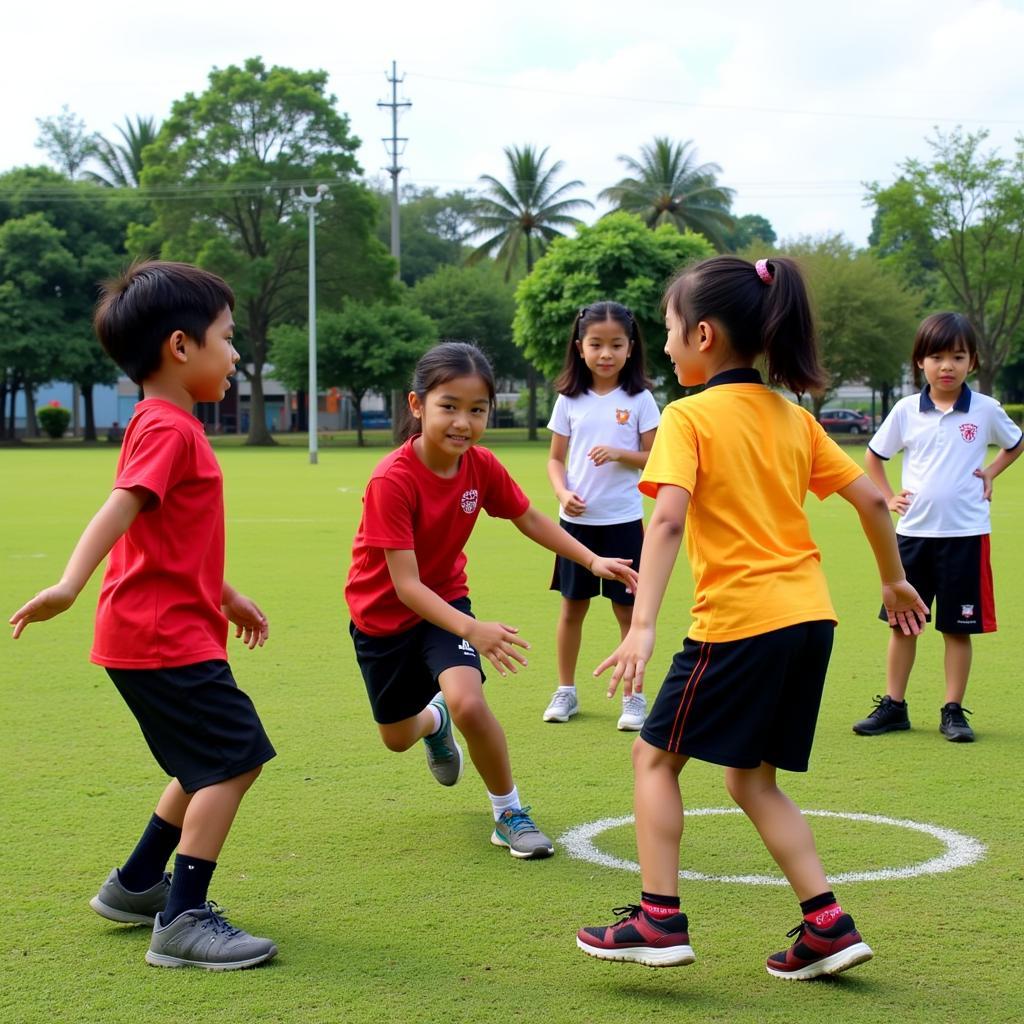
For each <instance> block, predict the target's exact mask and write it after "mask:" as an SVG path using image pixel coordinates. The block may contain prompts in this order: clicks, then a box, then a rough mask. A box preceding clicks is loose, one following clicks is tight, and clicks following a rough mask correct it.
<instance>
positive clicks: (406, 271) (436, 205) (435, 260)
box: [375, 186, 475, 286]
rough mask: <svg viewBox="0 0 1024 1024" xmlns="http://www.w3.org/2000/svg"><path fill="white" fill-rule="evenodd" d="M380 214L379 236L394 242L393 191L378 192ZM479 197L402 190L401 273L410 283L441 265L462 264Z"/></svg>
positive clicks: (455, 193) (400, 221) (412, 188)
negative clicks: (476, 200)
mask: <svg viewBox="0 0 1024 1024" xmlns="http://www.w3.org/2000/svg"><path fill="white" fill-rule="evenodd" d="M375 195H376V198H377V202H378V206H379V210H380V215H379V220H378V222H377V237H378V238H379V239H380V241H381V243H382V244H384V245H390V241H391V193H390V192H386V193H385V192H377V193H375ZM474 202H475V200H474V199H473V197H472V196H471V195H470V194H469V193H468V192H461V191H456V192H449V193H447V194H445V195H439V194H438V192H437V190H436V189H433V188H425V189H417V188H415V187H413V186H406V187H405V188H403V189H402V196H401V206H400V208H399V221H398V230H399V236H400V237H399V243H400V245H401V259H400V274H401V278H402V280H403V281H404V282H405V283H406V284H407V285H410V286H411V285H414V284H415V283H416V282H417V281H419V280H421V279H422V278H424V277H426V276H427V275H428V274H432V273H433V272H434V271H435V270H437V269H438V268H439V267H442V266H447V265H449V264H456V263H461V262H462V261H463V260H464V259H465V256H466V245H465V241H464V240H465V238H466V234H467V232H468V231H469V229H470V215H471V214H472V212H473V208H474Z"/></svg>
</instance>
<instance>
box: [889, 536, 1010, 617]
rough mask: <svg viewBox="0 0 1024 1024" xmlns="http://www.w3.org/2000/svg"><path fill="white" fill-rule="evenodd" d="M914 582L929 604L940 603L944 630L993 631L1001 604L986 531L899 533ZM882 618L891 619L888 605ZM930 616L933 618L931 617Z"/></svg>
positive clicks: (903, 556) (938, 608)
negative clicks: (965, 534) (967, 533)
mask: <svg viewBox="0 0 1024 1024" xmlns="http://www.w3.org/2000/svg"><path fill="white" fill-rule="evenodd" d="M896 539H897V540H898V541H899V545H900V560H901V561H902V562H903V571H904V572H905V573H906V574H907V579H908V580H909V581H910V585H911V586H912V587H913V588H914V589H915V590H916V591H917V592H918V593H919V594H920V595H921V600H922V601H924V603H925V604H926V605H928V607H929V608H931V606H932V602H933V601H934V602H935V628H936V629H937V630H938V631H939V632H940V633H968V634H969V633H994V632H995V631H996V602H995V594H994V593H993V590H992V563H991V559H990V555H989V549H990V543H989V542H990V537H989V535H988V534H987V533H983V534H979V535H977V536H974V537H904V536H902V535H897V538H896ZM879 618H881V619H883V620H885V621H888V617H887V616H886V614H885V608H882V610H881V613H880V614H879ZM931 618H932V617H931V615H929V616H928V621H929V622H930V621H931Z"/></svg>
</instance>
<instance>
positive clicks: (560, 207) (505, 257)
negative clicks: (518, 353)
mask: <svg viewBox="0 0 1024 1024" xmlns="http://www.w3.org/2000/svg"><path fill="white" fill-rule="evenodd" d="M504 152H505V159H506V160H507V161H508V183H507V184H504V183H502V182H500V181H498V179H497V178H495V177H492V176H491V175H490V174H484V175H481V177H480V182H481V184H482V185H483V186H484V190H483V195H482V196H481V197H480V198H479V199H478V200H477V205H476V210H475V212H474V214H473V226H474V231H473V234H474V235H486V236H487V237H486V238H485V239H484V241H483V242H481V243H480V245H478V246H477V248H476V249H474V250H473V252H472V253H471V254H470V256H469V261H470V262H471V263H474V262H477V261H478V260H481V259H483V258H484V256H486V255H488V254H490V253H494V254H495V258H496V259H497V261H498V263H500V264H503V265H504V267H505V278H506V280H507V279H509V278H511V276H512V271H513V270H514V269H515V268H516V267H517V266H518V265H519V263H518V261H519V259H520V247H522V255H523V258H524V259H525V266H526V273H527V275H529V274H530V273H531V272H532V271H533V264H534V261H535V260H536V259H537V257H538V256H540V255H541V254H543V252H544V250H545V249H546V248H547V246H548V244H549V243H550V242H552V241H553V240H554V239H556V238H560V237H562V234H563V232H562V228H567V227H575V226H577V225H579V224H581V223H582V222H581V221H580V220H579V218H578V217H575V216H573V211H575V210H581V209H584V208H587V209H590V208H592V207H593V204H592V203H591V202H590V201H589V200H586V199H579V198H574V197H571V196H570V194H569V193H570V192H572V191H573V190H574V189H577V188H582V186H583V182H582V181H577V180H573V181H569V182H566V183H565V184H564V185H559V186H558V187H556V186H555V179H556V178H557V176H558V175H559V174H560V173H561V171H562V167H563V164H562V161H561V160H558V161H556V162H555V163H554V164H552V165H551V166H550V167H545V166H544V158H545V157H546V156H547V152H548V151H547V147H545V148H544V149H542V150H541V151H540V152H539V153H538V152H537V150H536V149H535V148H534V147H533V146H523V147H522V148H520V147H518V146H506V147H505V150H504ZM526 386H527V390H528V391H529V396H530V397H529V405H528V410H529V411H528V413H527V423H528V430H527V436H528V437H529V439H530V440H531V441H535V440H537V372H536V370H535V369H534V368H533V366H529V367H528V368H527V373H526Z"/></svg>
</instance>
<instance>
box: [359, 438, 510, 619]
mask: <svg viewBox="0 0 1024 1024" xmlns="http://www.w3.org/2000/svg"><path fill="white" fill-rule="evenodd" d="M529 507H530V500H529V498H527V497H526V495H525V494H523V492H522V491H521V490H520V488H519V485H518V484H517V483H516V482H515V481H514V480H513V479H512V477H510V476H509V475H508V470H507V469H505V467H504V466H503V465H502V464H501V463H500V462H499V461H498V460H497V458H495V456H494V455H493V454H492V453H491V452H490V451H488V450H487V449H486V448H476V447H474V448H470V449H469V450H468V451H467V452H466V453H465V454H464V455H463V456H462V458H461V459H460V460H459V470H458V472H457V473H456V474H455V476H453V477H448V478H446V477H441V476H438V475H437V474H436V473H433V472H431V470H429V469H427V467H426V466H424V465H423V463H422V462H420V460H419V457H418V456H417V455H416V453H415V452H414V451H413V449H412V440H411V439H410V440H409V441H406V443H405V444H404V445H402V447H401V448H398V449H396V450H395V451H393V452H392V453H391V454H390V455H388V456H387V458H385V459H383V460H382V461H381V462H380V463H378V465H377V468H376V469H375V470H374V471H373V475H372V476H371V477H370V482H369V483H368V484H367V485H366V494H365V495H364V496H363V518H362V521H361V522H360V523H359V529H358V530H357V531H356V538H355V541H354V543H353V545H352V563H351V565H350V566H349V571H348V582H347V583H346V584H345V600H346V601H347V602H348V610H349V613H350V614H351V616H352V621H353V622H354V623H355V624H356V627H357V628H358V629H360V630H362V631H363V632H364V633H369V634H370V635H371V636H387V635H389V634H391V633H400V632H401V631H402V630H405V629H411V628H412V627H413V626H415V625H416V624H417V623H419V622H421V621H422V620H421V619H420V617H419V616H418V615H417V614H416V613H415V612H414V611H412V610H411V609H410V608H407V607H406V606H405V605H404V604H402V602H401V601H400V600H399V599H398V594H396V593H395V586H394V584H393V583H392V582H391V573H390V572H388V565H387V561H386V559H385V557H384V552H385V551H386V550H390V551H409V550H412V551H415V552H416V562H417V565H418V567H419V574H420V579H421V580H422V581H423V583H424V584H426V586H428V587H429V588H430V589H431V590H433V591H434V593H435V594H438V595H439V596H440V597H443V598H444V599H445V600H446V601H454V600H455V599H456V598H458V597H465V596H466V594H468V593H469V590H468V588H467V586H466V573H465V568H466V555H465V554H464V552H463V550H462V549H463V547H465V545H466V541H468V540H469V535H470V534H471V533H472V532H473V526H474V525H475V523H476V519H477V516H478V515H479V514H480V509H484V510H486V512H487V514H488V515H491V516H496V517H498V518H500V519H517V518H518V517H519V516H521V515H523V514H524V513H525V512H526V510H527V509H528V508H529Z"/></svg>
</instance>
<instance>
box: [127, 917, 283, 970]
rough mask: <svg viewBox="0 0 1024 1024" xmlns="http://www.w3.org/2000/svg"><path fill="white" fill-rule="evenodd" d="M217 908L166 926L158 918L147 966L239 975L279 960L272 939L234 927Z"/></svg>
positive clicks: (148, 953) (147, 952) (180, 919)
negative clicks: (246, 970) (261, 937)
mask: <svg viewBox="0 0 1024 1024" xmlns="http://www.w3.org/2000/svg"><path fill="white" fill-rule="evenodd" d="M217 911H218V908H217V904H216V903H213V902H209V903H207V904H206V905H205V906H203V907H200V908H199V909H198V910H186V911H184V912H183V913H181V914H179V915H178V916H177V917H176V918H175V919H174V920H173V921H171V922H169V923H168V924H164V923H163V921H162V920H161V918H160V916H159V915H157V919H156V922H155V924H154V926H153V938H152V940H151V941H150V944H149V949H148V950H146V963H148V964H150V965H152V966H153V967H202V968H204V969H205V970H208V971H238V970H241V969H242V968H243V967H255V966H256V965H257V964H262V963H264V962H266V961H267V960H270V959H272V958H273V957H275V956H277V946H275V945H274V943H273V942H271V941H270V939H260V938H257V937H256V936H255V935H250V934H249V933H248V932H244V931H242V929H241V928H235V927H233V926H232V925H230V924H229V923H228V922H227V921H226V920H225V919H224V917H223V916H222V915H221V914H219V913H218V912H217Z"/></svg>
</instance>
